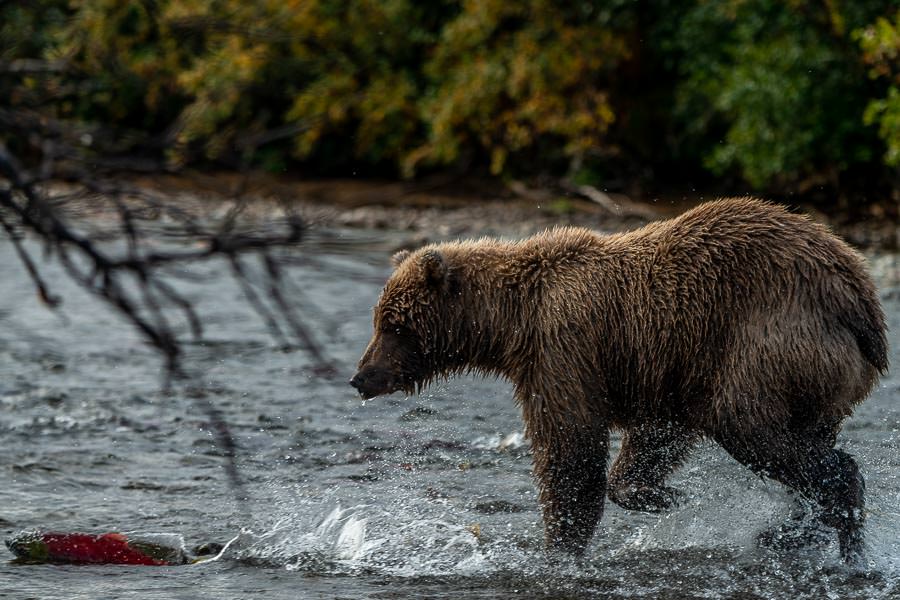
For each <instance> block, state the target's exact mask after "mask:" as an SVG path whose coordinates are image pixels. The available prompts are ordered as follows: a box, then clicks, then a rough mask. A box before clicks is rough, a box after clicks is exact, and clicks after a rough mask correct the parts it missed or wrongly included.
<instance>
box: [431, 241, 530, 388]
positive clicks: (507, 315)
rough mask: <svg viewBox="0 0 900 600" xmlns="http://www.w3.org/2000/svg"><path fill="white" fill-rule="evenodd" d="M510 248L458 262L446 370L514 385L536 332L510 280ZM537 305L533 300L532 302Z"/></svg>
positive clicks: (518, 287) (522, 294)
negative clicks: (454, 325) (455, 335)
mask: <svg viewBox="0 0 900 600" xmlns="http://www.w3.org/2000/svg"><path fill="white" fill-rule="evenodd" d="M514 257H515V255H514V247H513V245H511V244H510V245H505V244H498V245H496V246H492V247H489V248H481V249H479V251H478V253H477V254H476V255H474V256H473V255H471V254H469V255H466V256H461V257H459V260H458V261H455V262H456V266H457V269H456V275H457V278H458V279H457V281H458V285H459V290H458V293H459V295H460V301H459V302H457V303H456V305H457V306H461V307H464V309H463V310H462V311H461V312H460V313H458V315H457V319H458V323H459V325H458V327H457V328H456V331H457V332H458V335H459V338H458V339H457V340H455V343H453V344H451V346H452V350H451V352H452V355H450V356H447V357H446V358H447V360H448V362H449V365H448V366H449V367H450V370H452V371H474V372H479V373H483V374H491V375H499V376H502V377H505V378H507V379H510V380H512V381H517V380H519V379H520V378H521V374H520V373H519V371H520V370H521V367H522V364H523V357H524V353H526V352H530V346H531V341H533V340H534V339H535V335H536V332H535V331H533V328H534V327H535V326H536V324H535V323H534V321H533V320H532V319H530V318H529V317H528V315H529V313H530V312H531V310H532V308H533V305H532V303H531V302H530V301H529V300H528V298H527V290H526V289H524V285H523V282H521V281H518V280H517V279H514V278H511V277H510V264H511V260H512V259H513V258H514ZM535 300H536V299H535Z"/></svg>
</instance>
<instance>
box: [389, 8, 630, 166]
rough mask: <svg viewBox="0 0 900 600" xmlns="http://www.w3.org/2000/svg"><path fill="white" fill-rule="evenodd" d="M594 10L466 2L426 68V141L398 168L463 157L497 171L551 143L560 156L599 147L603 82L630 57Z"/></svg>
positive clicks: (605, 104) (605, 122)
mask: <svg viewBox="0 0 900 600" xmlns="http://www.w3.org/2000/svg"><path fill="white" fill-rule="evenodd" d="M603 15H604V16H599V17H598V15H597V14H596V11H595V7H594V6H593V5H592V4H591V3H578V4H575V5H570V4H569V3H565V2H555V1H552V0H529V1H528V2H518V3H516V2H505V1H504V0H469V1H467V2H464V3H463V7H462V12H461V13H460V14H459V15H458V16H457V17H456V18H455V19H453V20H452V21H450V22H449V23H448V24H447V26H446V27H445V28H444V30H443V35H442V36H441V39H440V43H439V44H438V45H437V46H436V48H435V52H434V57H433V59H432V60H431V61H429V62H428V64H427V65H426V73H427V74H428V75H429V77H430V79H431V81H432V82H433V88H432V89H431V93H430V94H429V96H428V97H427V98H426V100H425V102H424V104H423V110H424V112H423V116H424V118H425V120H426V123H427V124H428V131H429V133H430V135H429V139H428V143H427V144H425V145H423V146H422V147H420V148H418V149H417V150H416V151H414V152H413V153H412V154H411V155H410V156H409V157H407V162H406V164H405V171H406V172H407V173H410V172H412V170H413V168H414V167H415V165H416V163H417V162H418V161H419V160H426V161H430V162H432V163H439V164H440V163H444V164H446V163H452V162H454V161H456V160H457V159H458V158H459V156H460V155H461V154H462V153H463V151H464V150H465V149H468V148H477V149H479V150H482V151H484V152H485V153H486V154H487V155H488V156H489V157H490V159H489V160H490V170H491V172H492V173H494V174H499V173H501V172H502V171H503V170H504V168H505V167H506V163H507V159H508V157H509V156H510V155H514V154H515V153H517V152H519V151H522V150H524V149H527V148H532V147H534V146H536V145H537V144H538V143H539V142H540V141H541V140H542V139H543V138H547V137H550V138H553V139H555V140H556V141H557V144H558V145H559V147H560V149H561V151H562V152H563V153H565V154H566V155H571V156H574V155H579V154H583V153H584V152H586V151H587V150H589V149H591V148H593V147H595V146H597V145H600V144H602V143H603V142H604V134H605V133H606V130H607V128H608V127H609V125H610V124H611V123H612V122H613V121H614V118H615V117H614V114H613V108H612V106H611V105H610V102H609V97H608V90H607V81H608V79H609V78H610V76H611V75H612V74H613V73H614V71H615V67H616V66H618V64H619V62H620V60H621V58H622V57H623V56H625V54H626V53H627V48H626V47H625V43H624V40H623V39H622V37H621V36H620V35H618V34H617V33H616V32H615V30H614V29H613V28H612V27H610V26H609V23H608V22H607V23H605V25H606V26H605V27H604V26H601V21H608V20H609V12H608V11H607V12H605V13H603Z"/></svg>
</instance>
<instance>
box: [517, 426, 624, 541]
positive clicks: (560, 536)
mask: <svg viewBox="0 0 900 600" xmlns="http://www.w3.org/2000/svg"><path fill="white" fill-rule="evenodd" d="M573 428H576V429H577V430H566V429H565V428H556V429H555V430H554V431H553V432H552V434H553V435H552V436H551V437H552V439H546V438H545V436H541V435H537V436H534V435H533V436H532V450H533V452H534V473H535V477H536V478H537V480H538V485H539V487H540V501H541V507H542V509H543V513H544V532H545V542H546V545H547V547H548V548H549V549H554V550H562V551H565V552H570V553H572V554H582V553H583V552H584V550H585V548H586V547H587V545H588V543H589V542H590V541H591V536H592V535H593V533H594V529H595V528H596V527H597V523H598V522H599V521H600V518H601V517H602V516H603V501H604V499H605V497H606V464H607V458H608V454H609V430H608V429H607V428H606V427H605V426H604V427H584V426H573Z"/></svg>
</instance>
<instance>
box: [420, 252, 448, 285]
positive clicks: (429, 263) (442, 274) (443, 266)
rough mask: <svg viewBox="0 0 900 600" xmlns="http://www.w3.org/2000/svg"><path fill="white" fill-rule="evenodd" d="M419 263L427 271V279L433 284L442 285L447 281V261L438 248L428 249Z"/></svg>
mask: <svg viewBox="0 0 900 600" xmlns="http://www.w3.org/2000/svg"><path fill="white" fill-rule="evenodd" d="M419 264H421V265H422V270H423V271H424V272H425V281H427V282H428V283H430V284H431V285H433V286H435V287H441V286H443V285H444V284H445V283H446V282H447V263H446V261H444V257H443V256H442V255H441V253H440V252H438V251H437V250H426V251H425V252H424V253H423V254H422V257H421V258H420V259H419Z"/></svg>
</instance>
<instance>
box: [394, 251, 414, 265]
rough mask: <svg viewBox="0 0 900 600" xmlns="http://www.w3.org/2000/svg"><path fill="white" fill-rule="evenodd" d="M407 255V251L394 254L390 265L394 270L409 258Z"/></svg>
mask: <svg viewBox="0 0 900 600" xmlns="http://www.w3.org/2000/svg"><path fill="white" fill-rule="evenodd" d="M409 254H410V252H409V250H401V251H399V252H397V253H396V254H394V255H393V256H392V257H391V264H392V265H394V268H395V269H396V268H397V267H399V266H400V265H401V264H403V261H404V260H406V259H407V258H409Z"/></svg>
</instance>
